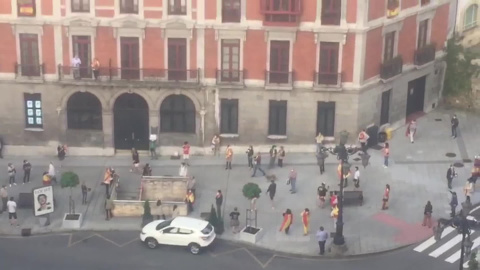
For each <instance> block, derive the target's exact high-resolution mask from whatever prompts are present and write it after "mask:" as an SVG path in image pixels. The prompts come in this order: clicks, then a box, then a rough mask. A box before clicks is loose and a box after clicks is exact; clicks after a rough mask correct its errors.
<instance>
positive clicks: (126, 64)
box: [120, 37, 140, 80]
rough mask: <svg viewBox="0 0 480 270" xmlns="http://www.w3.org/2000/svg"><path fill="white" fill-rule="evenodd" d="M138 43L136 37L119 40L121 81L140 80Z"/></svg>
mask: <svg viewBox="0 0 480 270" xmlns="http://www.w3.org/2000/svg"><path fill="white" fill-rule="evenodd" d="M139 48H140V46H139V41H138V38H136V37H121V38H120V55H121V65H122V73H121V76H122V79H123V80H138V79H139V78H140V69H139V68H140V53H139Z"/></svg>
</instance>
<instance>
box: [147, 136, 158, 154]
mask: <svg viewBox="0 0 480 270" xmlns="http://www.w3.org/2000/svg"><path fill="white" fill-rule="evenodd" d="M149 149H150V159H152V160H154V159H158V156H157V135H155V134H152V135H150V145H149Z"/></svg>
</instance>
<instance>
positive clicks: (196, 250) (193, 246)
mask: <svg viewBox="0 0 480 270" xmlns="http://www.w3.org/2000/svg"><path fill="white" fill-rule="evenodd" d="M188 249H189V250H190V253H192V254H193V255H197V254H198V253H200V245H199V244H196V243H191V244H190V245H188Z"/></svg>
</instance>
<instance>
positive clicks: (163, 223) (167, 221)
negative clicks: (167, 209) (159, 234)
mask: <svg viewBox="0 0 480 270" xmlns="http://www.w3.org/2000/svg"><path fill="white" fill-rule="evenodd" d="M171 223H172V220H171V219H169V220H165V221H164V222H162V223H160V224H158V225H157V228H156V229H157V231H158V230H161V229H163V228H165V227H167V226H170V224H171Z"/></svg>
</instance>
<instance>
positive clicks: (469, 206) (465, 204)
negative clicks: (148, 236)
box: [462, 196, 473, 216]
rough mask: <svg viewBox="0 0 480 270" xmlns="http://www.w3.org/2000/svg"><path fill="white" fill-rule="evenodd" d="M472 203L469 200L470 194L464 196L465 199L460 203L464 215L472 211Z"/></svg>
mask: <svg viewBox="0 0 480 270" xmlns="http://www.w3.org/2000/svg"><path fill="white" fill-rule="evenodd" d="M472 209H473V205H472V202H471V201H470V196H467V198H465V201H464V202H463V203H462V213H465V216H467V215H468V214H470V211H472Z"/></svg>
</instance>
